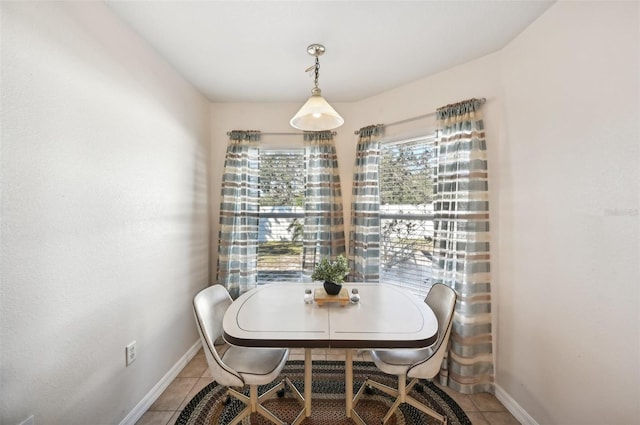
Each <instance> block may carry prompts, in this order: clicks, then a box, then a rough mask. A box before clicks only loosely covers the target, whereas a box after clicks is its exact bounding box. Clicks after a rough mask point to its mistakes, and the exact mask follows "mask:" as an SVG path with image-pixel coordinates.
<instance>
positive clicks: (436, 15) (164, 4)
mask: <svg viewBox="0 0 640 425" xmlns="http://www.w3.org/2000/svg"><path fill="white" fill-rule="evenodd" d="M552 3H553V1H542V0H534V1H525V0H520V1H516V0H502V1H481V0H475V1H471V0H469V1H451V0H450V1H264V0H263V1H258V0H254V1H213V0H209V1H185V0H183V1H108V3H107V4H108V5H109V6H110V7H111V8H112V10H113V11H114V12H115V13H116V14H117V15H119V16H120V17H121V18H122V19H123V20H124V21H125V22H126V23H127V24H128V25H129V26H130V27H132V28H133V29H134V30H135V31H136V32H137V33H138V34H140V36H141V37H142V38H144V39H145V40H147V42H148V43H149V44H150V45H151V46H153V48H154V49H156V50H157V51H158V52H159V53H160V55H162V56H163V57H164V58H165V59H166V60H167V61H168V62H169V63H170V64H172V66H173V67H174V68H176V69H177V70H178V71H179V72H180V73H181V74H182V75H183V76H184V78H186V79H187V80H188V81H190V82H191V83H192V84H193V85H194V86H195V87H197V88H198V89H199V90H200V91H201V92H202V93H204V94H205V95H206V96H207V97H208V98H209V99H210V100H211V101H213V102H283V101H304V100H305V99H306V98H307V97H308V96H309V94H310V90H311V88H312V87H313V78H312V77H311V76H310V75H308V74H305V72H304V70H305V69H306V68H307V67H309V66H311V65H312V64H313V62H314V58H313V56H310V55H308V54H307V46H308V45H309V44H311V43H321V44H324V45H325V47H326V53H325V54H324V56H321V57H320V79H319V86H320V88H321V89H322V94H323V96H325V98H327V100H329V101H331V102H353V101H358V100H361V99H364V98H367V97H370V96H373V95H376V94H379V93H382V92H384V91H386V90H390V89H392V88H394V87H398V86H400V85H402V84H405V83H408V82H411V81H414V80H417V79H419V78H423V77H426V76H428V75H432V74H435V73H438V72H440V71H443V70H446V69H448V68H451V67H453V66H455V65H458V64H462V63H465V62H468V61H470V60H473V59H476V58H479V57H482V56H484V55H487V54H489V53H492V52H495V51H497V50H499V49H501V48H502V47H504V46H505V45H506V44H507V43H508V42H509V41H511V40H512V39H513V38H514V37H515V36H516V35H518V34H519V33H520V32H522V31H523V30H524V29H525V28H526V27H527V26H528V25H529V24H531V22H533V21H534V20H535V19H536V18H538V16H540V15H541V14H542V13H543V12H544V11H545V10H546V9H547V8H548V7H549V6H550V5H551V4H552Z"/></svg>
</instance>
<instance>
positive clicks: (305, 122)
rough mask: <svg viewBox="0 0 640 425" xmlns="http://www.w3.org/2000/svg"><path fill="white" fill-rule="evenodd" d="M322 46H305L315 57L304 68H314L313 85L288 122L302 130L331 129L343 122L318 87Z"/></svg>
mask: <svg viewBox="0 0 640 425" xmlns="http://www.w3.org/2000/svg"><path fill="white" fill-rule="evenodd" d="M324 51H325V49H324V46H323V45H322V44H312V45H310V46H309V47H307V53H309V54H310V55H311V56H315V57H316V63H315V65H313V66H310V67H309V68H307V69H306V72H309V71H311V70H314V69H315V80H314V83H315V87H314V88H313V89H312V90H311V97H310V98H309V100H307V102H306V103H305V104H304V105H302V108H300V110H299V111H298V113H297V114H295V115H294V117H293V118H291V121H290V124H291V126H292V127H294V128H297V129H298V130H304V131H323V130H333V129H334V128H338V127H340V126H341V125H342V124H344V119H343V118H342V117H341V116H340V114H338V113H337V112H336V110H335V109H333V108H332V107H331V105H329V103H328V102H327V101H326V100H324V98H323V97H322V95H321V91H320V87H318V76H319V74H320V61H319V60H318V57H319V56H322V55H323V54H324Z"/></svg>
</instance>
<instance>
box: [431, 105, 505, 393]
mask: <svg viewBox="0 0 640 425" xmlns="http://www.w3.org/2000/svg"><path fill="white" fill-rule="evenodd" d="M481 104H482V102H481V101H480V100H477V99H471V100H468V101H465V102H461V103H458V104H455V105H448V106H445V107H443V108H440V109H438V110H437V120H438V135H437V137H436V149H437V172H436V179H435V182H434V195H435V196H434V253H433V257H434V260H433V282H434V283H444V284H446V285H448V286H450V287H452V288H453V289H454V290H455V291H456V292H457V293H458V301H457V303H456V310H455V314H454V322H453V330H452V332H451V339H450V347H449V353H448V356H447V359H445V362H443V368H442V370H441V373H440V382H441V383H442V384H443V385H448V386H449V387H451V388H453V389H454V390H456V391H458V392H461V393H464V394H473V393H477V392H490V393H493V391H494V386H493V355H492V336H491V332H492V331H491V287H490V273H489V272H490V269H489V262H490V256H489V192H488V183H487V155H486V141H485V134H484V124H483V121H482V115H481V112H480V105H481Z"/></svg>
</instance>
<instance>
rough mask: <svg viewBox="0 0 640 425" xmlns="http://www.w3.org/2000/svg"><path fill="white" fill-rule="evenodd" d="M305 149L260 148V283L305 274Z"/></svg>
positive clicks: (286, 279)
mask: <svg viewBox="0 0 640 425" xmlns="http://www.w3.org/2000/svg"><path fill="white" fill-rule="evenodd" d="M306 174H307V173H306V169H305V152H304V149H288V150H286V151H285V150H261V151H260V192H259V193H260V195H259V196H260V200H259V205H260V208H259V229H258V284H264V283H270V282H274V281H279V282H282V281H299V280H301V278H302V236H303V235H302V229H303V224H304V197H305V190H306Z"/></svg>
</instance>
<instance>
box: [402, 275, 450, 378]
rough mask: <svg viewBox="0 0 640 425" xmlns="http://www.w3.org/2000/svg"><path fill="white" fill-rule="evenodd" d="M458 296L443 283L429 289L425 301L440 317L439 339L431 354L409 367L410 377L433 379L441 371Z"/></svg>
mask: <svg viewBox="0 0 640 425" xmlns="http://www.w3.org/2000/svg"><path fill="white" fill-rule="evenodd" d="M456 298H457V295H456V292H455V291H454V290H453V289H451V288H449V287H448V286H446V285H443V284H441V283H436V284H435V285H433V286H432V287H431V289H430V290H429V293H428V294H427V298H426V299H425V302H426V303H427V305H428V306H429V308H431V310H433V312H434V314H435V316H436V319H438V339H437V340H436V342H435V344H433V345H432V346H431V347H429V348H430V351H431V352H432V354H431V356H430V357H429V358H428V359H425V360H424V361H422V362H420V363H418V364H416V365H414V366H412V367H411V368H410V369H409V371H408V372H407V375H408V376H409V377H412V378H425V379H431V378H433V377H434V376H436V375H437V374H438V372H439V371H440V365H441V363H442V359H443V358H444V355H445V353H446V352H447V346H448V342H449V335H451V328H452V327H453V312H454V310H455V307H456Z"/></svg>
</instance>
